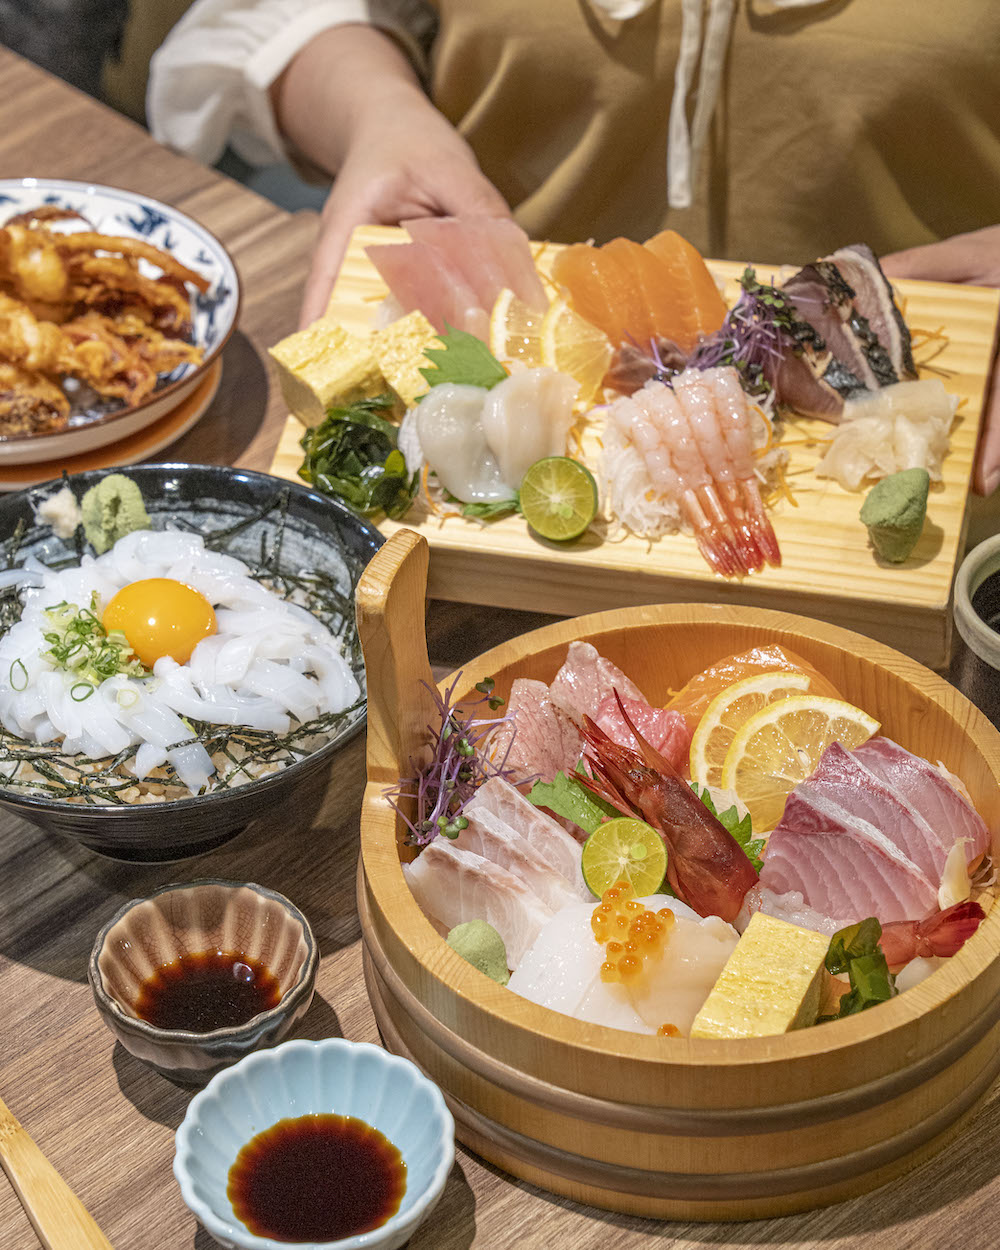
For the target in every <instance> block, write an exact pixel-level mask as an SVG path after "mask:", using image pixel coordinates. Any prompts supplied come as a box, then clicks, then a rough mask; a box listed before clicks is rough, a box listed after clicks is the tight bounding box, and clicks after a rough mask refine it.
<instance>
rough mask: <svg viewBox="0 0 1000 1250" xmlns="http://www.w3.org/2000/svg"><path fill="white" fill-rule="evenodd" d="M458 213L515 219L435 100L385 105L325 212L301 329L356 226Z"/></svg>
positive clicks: (350, 153) (316, 311)
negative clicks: (402, 107) (403, 106)
mask: <svg viewBox="0 0 1000 1250" xmlns="http://www.w3.org/2000/svg"><path fill="white" fill-rule="evenodd" d="M459 214H479V215H486V216H491V217H500V216H504V217H509V216H510V209H509V208H508V206H507V204H506V202H505V200H504V199H503V197H502V196H501V194H500V192H499V191H497V189H496V188H495V187H494V186H493V184H492V183H491V182H490V181H489V180H488V179H487V178H486V177H485V176H484V174H483V173H482V171H481V170H480V168H479V166H478V164H477V163H476V159H475V157H474V156H473V155H472V150H471V149H470V148H469V146H468V144H467V143H466V142H465V140H464V139H462V137H461V136H460V135H459V134H458V133H457V131H455V130H454V128H453V127H452V126H451V125H450V124H449V123H448V122H447V121H446V120H445V119H444V117H442V116H441V114H440V113H439V112H438V111H437V110H436V109H435V108H434V107H433V106H432V105H431V104H430V102H429V101H424V100H423V97H420V100H419V101H418V100H416V99H414V98H413V97H412V96H411V98H410V100H409V107H408V108H407V109H406V110H405V111H400V110H398V109H394V108H393V107H392V106H391V104H389V102H388V101H385V100H383V101H381V102H380V107H379V109H378V110H373V111H372V113H371V114H370V115H369V116H368V117H367V118H366V120H365V123H364V125H363V126H362V127H360V128H359V129H358V131H357V134H356V136H355V137H354V139H353V140H352V142H351V145H350V147H349V148H348V150H347V153H346V155H345V157H344V161H343V164H342V165H341V167H340V172H339V173H338V174H337V176H336V179H335V180H334V184H333V189H332V190H331V192H330V195H329V197H328V198H327V201H326V204H325V206H324V208H323V216H322V221H321V225H320V234H319V239H318V241H317V244H316V248H315V251H314V252H313V257H312V266H311V268H310V271H309V277H308V280H307V281H306V287H305V293H304V296H303V300H302V312H301V315H300V317H299V325H300V327H302V326H306V325H309V324H310V323H311V322H312V321H314V320H315V319H316V318H317V317H320V316H322V315H323V312H324V311H325V309H326V306H327V303H328V302H329V299H330V291H331V290H332V288H333V283H334V280H335V279H336V276H337V272H338V270H339V269H340V264H341V261H342V260H343V258H344V253H345V251H346V250H347V245H348V243H349V242H350V238H351V231H352V230H353V229H354V228H355V226H360V225H364V224H375V225H387V226H395V225H398V224H399V223H400V222H401V221H406V220H407V219H408V218H410V217H432V216H450V215H456V216H457V215H459Z"/></svg>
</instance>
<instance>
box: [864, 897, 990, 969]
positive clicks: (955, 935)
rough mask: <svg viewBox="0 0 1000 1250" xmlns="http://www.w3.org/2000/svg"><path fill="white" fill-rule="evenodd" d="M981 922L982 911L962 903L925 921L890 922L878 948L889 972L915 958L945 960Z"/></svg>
mask: <svg viewBox="0 0 1000 1250" xmlns="http://www.w3.org/2000/svg"><path fill="white" fill-rule="evenodd" d="M985 918H986V913H985V912H984V911H983V909H982V907H980V905H979V904H978V903H973V902H972V901H971V900H969V899H966V900H965V902H963V903H955V905H954V906H953V907H948V908H946V909H945V910H944V911H939V912H936V913H935V914H934V915H933V916H929V917H928V918H927V919H926V920H894V921H891V922H890V923H889V924H884V925H883V926H882V937H881V938H880V939H879V945H880V946H881V947H882V954H883V955H884V956H885V961H886V963H887V964H888V965H889V967H890V968H892V969H898V968H901V967H902V966H903V965H904V964H908V963H909V962H910V960H911V959H916V958H917V957H918V956H923V957H924V958H928V959H929V958H931V957H932V956H934V955H940V956H944V957H949V956H951V955H954V954H956V952H958V951H960V950H961V949H962V947H963V946H964V945H965V943H966V942H967V941H968V940H969V938H970V937H972V935H973V933H975V931H976V930H977V929H978V928H979V925H980V923H981V922H982V921H983V920H985Z"/></svg>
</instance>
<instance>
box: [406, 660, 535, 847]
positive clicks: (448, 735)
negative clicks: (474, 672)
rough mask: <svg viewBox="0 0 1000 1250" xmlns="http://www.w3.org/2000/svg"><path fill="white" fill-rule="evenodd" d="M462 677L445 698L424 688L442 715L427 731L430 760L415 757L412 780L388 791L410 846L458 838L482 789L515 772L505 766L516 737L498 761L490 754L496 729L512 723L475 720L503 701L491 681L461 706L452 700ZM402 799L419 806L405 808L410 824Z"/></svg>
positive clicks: (507, 718)
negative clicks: (466, 812) (476, 712)
mask: <svg viewBox="0 0 1000 1250" xmlns="http://www.w3.org/2000/svg"><path fill="white" fill-rule="evenodd" d="M461 676H462V674H461V673H459V674H458V676H457V677H456V678H455V680H454V682H452V684H451V685H450V686H449V687H448V688H447V690H445V692H444V694H443V695H442V694H441V692H440V691H439V690H438V689H437V687H436V686H432V685H430V684H428V683H427V682H424V683H423V684H424V686H426V688H427V689H428V690H429V691H430V692H431V695H432V696H433V698H434V702H435V704H436V706H437V710H438V713H439V716H440V724H438V725H436V726H435V725H428V726H427V734H428V739H427V745H428V748H429V756H430V758H429V760H428V762H427V763H425V764H421V763H418V762H417V761H416V760H414V759H412V758H411V760H410V765H409V766H410V769H411V772H412V775H411V776H409V777H401V778H400V779H399V782H398V783H397V784H396V785H395V786H391V787H390V788H389V789H388V790H386V791H385V794H386V797H387V798H388V800H389V803H390V804H391V806H392V807H393V808H394V809H395V810H396V812H398V814H399V815H400V817H401V818H402V820H403V822H404V824H405V825H406V827H407V828H408V829H409V834H408V835H407V838H406V842H407V845H408V846H426V845H427V844H428V842H431V841H433V840H434V838H436V837H438V836H439V835H441V836H443V837H446V838H457V837H458V835H459V834H460V833H461V832H462V830H463V829H465V828H467V827H468V824H469V821H468V817H466V816H463V815H462V810H463V808H464V807H465V805H466V803H468V801H469V800H470V799H471V798H472V796H473V795H474V794H475V793H476V791H477V790H478V789H479V787H480V786H481V785H482V784H483V783H484V782H486V781H489V779H490V778H491V777H503V778H504V779H509V778H510V777H511V776H512V773H513V770H512V769H510V768H508V767H507V756H508V754H509V752H510V745H511V742H512V741H513V734H511V735H510V737H509V738H508V741H507V744H506V746H505V747H504V750H503V753H502V754H501V755H500V756H499V758H496V759H495V758H493V757H492V756H491V755H490V753H489V751H488V749H487V748H488V745H489V742H488V740H489V739H490V738H491V737H492V735H493V733H494V732H495V730H496V729H497V726H499V725H502V724H512V718H511V717H510V716H500V717H480V718H475V717H473V716H472V715H471V713H472V711H473V709H475V708H477V707H482V706H483V705H484V704H485V705H486V706H488V707H489V708H490V710H491V711H494V712H495V711H497V709H498V708H500V707H502V706H503V703H504V700H503V699H501V698H500V697H499V696H498V695H495V694H494V693H493V691H494V681H493V678H492V677H487V678H486V679H485V680H484V681H480V682H477V683H476V690H478V691H479V693H480V694H481V695H482V696H483V697H482V698H481V699H476V700H474V701H473V702H472V703H467V704H464V705H463V706H462V707H459V706H457V705H455V704H454V703H453V701H452V700H453V698H454V694H455V689H456V687H457V686H458V683H459V681H460V679H461ZM403 800H412V801H413V802H414V803H415V811H414V809H413V808H412V807H411V805H410V803H409V802H407V803H406V804H405V807H407V808H409V809H410V810H411V811H413V817H412V819H411V817H410V815H409V814H408V813H407V811H405V810H404V804H403Z"/></svg>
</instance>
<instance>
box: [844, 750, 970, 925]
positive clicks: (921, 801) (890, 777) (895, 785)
mask: <svg viewBox="0 0 1000 1250" xmlns="http://www.w3.org/2000/svg"><path fill="white" fill-rule="evenodd" d="M854 757H855V759H858V760H860V761H861V763H862V764H864V766H865V767H866V768H868V769H869V770H870V771H871V772H873V773H874V774H875V776H876V777H880V778H881V779H882V780H883V781H884V782H885V783H886V785H888V786H891V787H892V789H894V790H895V791H896V792H897V793H898V794H901V795H903V796H904V797H905V799H906V800H907V802H908V803H910V804H911V806H913V807H914V808H916V810H917V811H918V812H919V813H920V814H921V816H922V817H923V818H924V820H925V821H926V822H927V823H928V824H929V825H930V826H931V827H932V828H934V829H937V830H939V831H940V833H941V834H942V835H943V836H944V837H945V839H946V840H947V844H948V850H950V849H951V847H952V846H953V845H954V843H955V839H956V838H968V839H969V842H968V843H967V844H966V847H965V854H966V861H967V862H968V863H972V861H973V860H976V859H978V858H979V857H980V856H981V855H985V854H986V852H987V851H988V850H989V848H990V831H989V830H988V829H987V827H986V823H985V821H984V820H983V818H982V817H981V816H980V815H979V813H978V812H977V811H976V809H975V808H974V807H973V806H972V804H971V803H970V802H969V801H968V800H967V799H966V798H965V796H964V795H962V794H960V793H959V792H958V790H956V789H955V787H954V786H953V785H952V784H951V782H950V781H948V779H947V778H946V777H945V775H944V774H943V773H942V772H941V771H940V769H937V768H935V767H934V765H933V764H929V763H928V762H927V760H924V759H921V758H920V756H919V755H911V754H910V752H909V751H907V750H905V748H903V747H901V746H899V744H898V743H896V742H893V741H892V739H891V738H884V737H881V736H879V737H875V738H869V740H868V741H867V742H866V743H864V744H863V745H862V746H860V747H857V748H856V749H855V751H854ZM914 918H916V917H907V919H914Z"/></svg>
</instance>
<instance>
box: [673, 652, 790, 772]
mask: <svg viewBox="0 0 1000 1250" xmlns="http://www.w3.org/2000/svg"><path fill="white" fill-rule="evenodd" d="M808 689H809V675H808V673H796V672H790V671H789V670H787V669H784V670H775V671H774V672H773V673H754V674H753V676H751V677H744V678H742V679H741V680H740V681H734V682H733V684H732V685H731V686H726V688H725V689H724V690H720V691H719V693H718V694H717V695H716V696H715V698H714V699H713V700H712V701H711V703H709V705H708V707H706V708H705V711H704V712H703V713H702V717H701V720H700V721H699V722H698V728H697V729H696V730H695V731H694V736H693V737H692V739H691V780H692V781H697V782H698V784H699V785H701V786H721V785H722V765H723V764H724V763H725V760H726V753H727V752H728V750H729V748H730V746H731V744H732V741H733V738H734V737H735V736H736V731H737V730H738V729H740V728H741V727H742V726H743V725H744V724H746V722H747V721H748V720H749V719H750V717H751V716H753V715H754V713H756V712H759V711H760V710H761V708H763V707H766V706H767V705H768V704H769V703H774V702H775V701H776V700H778V699H785V698H787V697H788V696H789V695H793V694H802V692H803V691H805V690H808Z"/></svg>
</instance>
